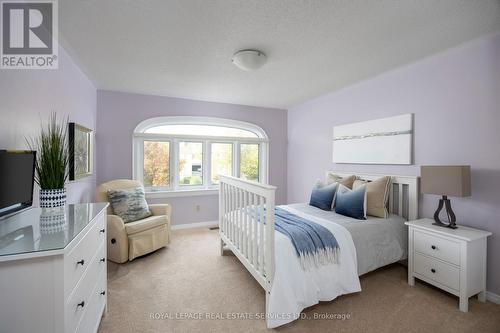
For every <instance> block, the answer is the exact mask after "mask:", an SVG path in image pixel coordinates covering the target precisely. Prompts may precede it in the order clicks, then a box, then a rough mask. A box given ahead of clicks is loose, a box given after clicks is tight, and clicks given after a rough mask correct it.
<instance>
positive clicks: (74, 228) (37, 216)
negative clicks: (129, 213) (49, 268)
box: [0, 202, 108, 257]
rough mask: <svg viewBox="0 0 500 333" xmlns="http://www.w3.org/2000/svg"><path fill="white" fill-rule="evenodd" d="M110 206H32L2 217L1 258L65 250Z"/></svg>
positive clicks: (0, 225)
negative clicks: (56, 207)
mask: <svg viewBox="0 0 500 333" xmlns="http://www.w3.org/2000/svg"><path fill="white" fill-rule="evenodd" d="M107 206H108V203H105V202H101V203H84V204H74V205H66V206H65V207H64V209H62V208H61V209H60V210H57V211H52V212H47V211H43V210H42V209H41V208H30V209H28V210H25V211H23V212H20V213H18V214H16V215H13V216H10V217H8V218H6V219H3V220H0V257H2V256H9V255H17V254H23V253H34V252H43V251H51V250H61V249H64V248H65V247H66V246H67V245H68V244H69V243H70V242H71V241H72V240H73V239H75V238H76V236H78V234H79V233H80V232H81V231H83V230H84V229H85V227H87V225H89V224H90V223H91V222H92V221H93V220H94V218H95V217H96V216H97V215H98V214H99V213H101V212H102V211H103V210H105V209H106V207H107Z"/></svg>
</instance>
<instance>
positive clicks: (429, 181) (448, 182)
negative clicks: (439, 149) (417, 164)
mask: <svg viewBox="0 0 500 333" xmlns="http://www.w3.org/2000/svg"><path fill="white" fill-rule="evenodd" d="M470 187H471V185H470V166H469V165H427V166H422V167H421V168H420V192H421V193H424V194H438V195H447V196H451V197H468V196H470V195H471V189H470Z"/></svg>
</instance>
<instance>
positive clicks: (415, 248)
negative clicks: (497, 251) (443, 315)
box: [405, 219, 491, 312]
mask: <svg viewBox="0 0 500 333" xmlns="http://www.w3.org/2000/svg"><path fill="white" fill-rule="evenodd" d="M433 222H434V220H431V219H421V220H415V221H409V222H406V223H405V224H406V225H408V227H409V230H408V232H409V233H408V245H409V249H408V284H409V285H411V286H413V285H415V278H418V279H420V280H423V281H425V282H427V283H430V284H432V285H434V286H436V287H438V288H440V289H443V290H445V291H447V292H449V293H451V294H453V295H456V296H458V297H459V298H460V311H463V312H467V311H468V307H469V297H470V296H473V295H476V294H478V299H479V300H480V301H482V302H484V301H485V300H486V240H487V237H488V236H490V235H491V232H489V231H483V230H478V229H473V228H469V227H464V226H459V227H458V229H449V228H443V227H438V226H435V225H432V223H433Z"/></svg>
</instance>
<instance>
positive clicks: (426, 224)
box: [405, 219, 492, 242]
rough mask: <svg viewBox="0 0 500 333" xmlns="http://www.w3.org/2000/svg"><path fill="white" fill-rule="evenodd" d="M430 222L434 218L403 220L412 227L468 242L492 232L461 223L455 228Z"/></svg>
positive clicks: (489, 234)
mask: <svg viewBox="0 0 500 333" xmlns="http://www.w3.org/2000/svg"><path fill="white" fill-rule="evenodd" d="M432 223H434V220H431V219H420V220H415V221H408V222H405V224H406V225H409V226H412V227H416V228H420V229H425V230H428V231H431V232H434V233H436V234H441V235H444V236H448V237H454V238H457V239H461V240H465V241H468V242H470V241H473V240H476V239H480V238H484V237H488V236H491V235H492V233H491V232H489V231H484V230H480V229H474V228H471V227H466V226H462V225H457V227H458V228H457V229H451V228H444V227H440V226H437V225H433V224H432Z"/></svg>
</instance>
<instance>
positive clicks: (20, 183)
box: [0, 150, 36, 217]
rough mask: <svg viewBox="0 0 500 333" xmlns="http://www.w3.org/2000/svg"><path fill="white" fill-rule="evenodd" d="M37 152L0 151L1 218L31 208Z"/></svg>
mask: <svg viewBox="0 0 500 333" xmlns="http://www.w3.org/2000/svg"><path fill="white" fill-rule="evenodd" d="M35 161H36V152H34V151H25V150H22V151H17V150H16V151H14V150H0V217H1V216H4V215H7V214H11V213H14V212H16V211H19V210H22V209H25V208H28V207H31V205H32V203H33V186H34V179H35Z"/></svg>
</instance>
